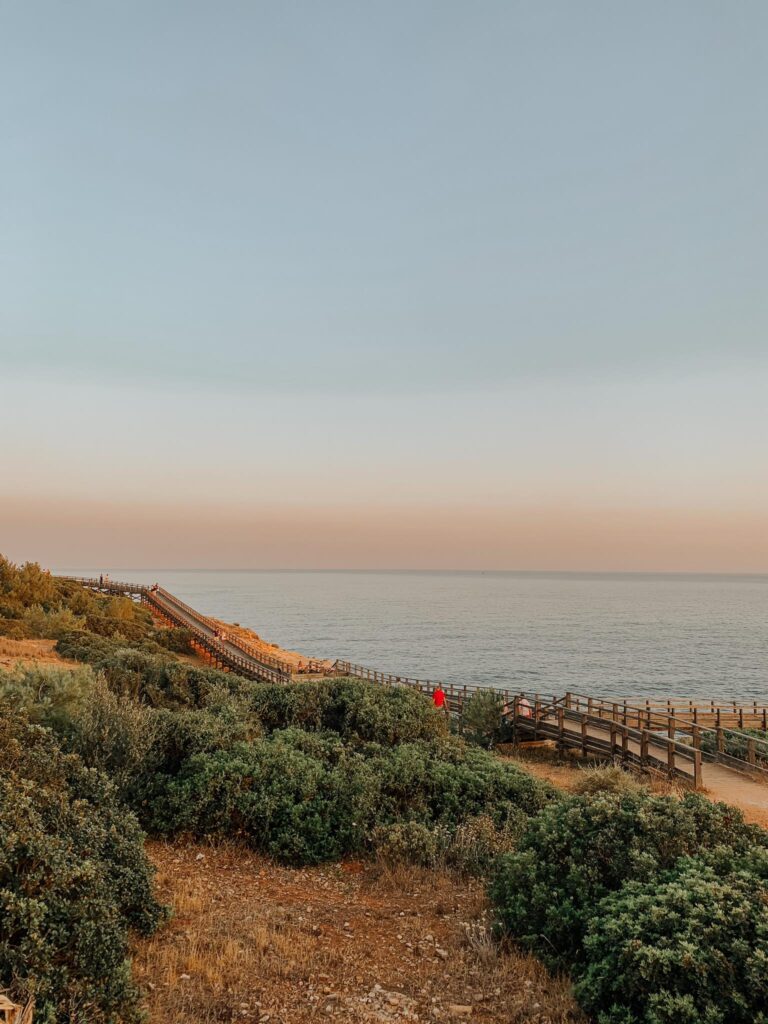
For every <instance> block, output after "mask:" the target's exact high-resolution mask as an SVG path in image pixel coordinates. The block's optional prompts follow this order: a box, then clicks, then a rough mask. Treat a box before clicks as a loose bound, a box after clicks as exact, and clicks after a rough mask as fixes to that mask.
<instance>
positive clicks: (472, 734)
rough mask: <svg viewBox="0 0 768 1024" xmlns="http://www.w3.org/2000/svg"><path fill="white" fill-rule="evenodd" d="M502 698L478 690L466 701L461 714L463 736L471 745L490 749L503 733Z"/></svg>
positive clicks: (492, 693) (495, 694)
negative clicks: (476, 744)
mask: <svg viewBox="0 0 768 1024" xmlns="http://www.w3.org/2000/svg"><path fill="white" fill-rule="evenodd" d="M503 708H504V698H503V697H502V695H501V694H500V693H495V692H493V691H492V690H478V691H477V692H476V693H473V694H472V696H471V697H470V698H469V700H467V701H466V702H465V704H464V707H463V708H462V712H461V726H462V730H463V735H464V737H465V738H466V739H468V740H470V741H471V742H473V743H478V744H480V746H483V747H491V746H493V744H494V743H497V742H499V740H500V739H501V736H502V732H503V723H502V718H501V715H502V711H503Z"/></svg>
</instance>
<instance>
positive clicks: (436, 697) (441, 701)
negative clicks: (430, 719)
mask: <svg viewBox="0 0 768 1024" xmlns="http://www.w3.org/2000/svg"><path fill="white" fill-rule="evenodd" d="M432 703H433V704H434V705H435V707H436V708H437V709H438V711H445V710H446V707H445V690H444V689H443V688H442V686H441V685H440V683H438V684H437V686H436V687H435V689H434V690H433V691H432Z"/></svg>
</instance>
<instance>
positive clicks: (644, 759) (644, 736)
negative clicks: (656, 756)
mask: <svg viewBox="0 0 768 1024" xmlns="http://www.w3.org/2000/svg"><path fill="white" fill-rule="evenodd" d="M647 763H648V730H647V729H643V731H642V733H641V735H640V764H643V765H644V764H647Z"/></svg>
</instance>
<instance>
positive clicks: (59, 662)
mask: <svg viewBox="0 0 768 1024" xmlns="http://www.w3.org/2000/svg"><path fill="white" fill-rule="evenodd" d="M55 648H56V641H55V640H10V639H8V637H4V636H0V671H9V670H10V669H13V668H15V667H16V666H17V665H19V664H21V665H41V666H42V665H55V666H56V667H58V668H78V667H79V662H76V661H69V660H68V659H67V658H62V657H61V656H60V655H59V654H57V653H56V649H55Z"/></svg>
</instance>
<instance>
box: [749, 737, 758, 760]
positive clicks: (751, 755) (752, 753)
mask: <svg viewBox="0 0 768 1024" xmlns="http://www.w3.org/2000/svg"><path fill="white" fill-rule="evenodd" d="M747 761H748V763H749V764H756V763H757V758H756V757H755V741H754V740H753V739H750V740H747Z"/></svg>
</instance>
